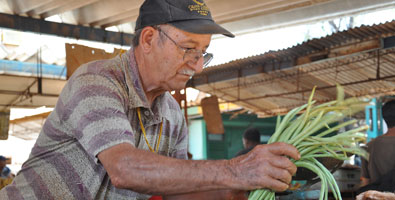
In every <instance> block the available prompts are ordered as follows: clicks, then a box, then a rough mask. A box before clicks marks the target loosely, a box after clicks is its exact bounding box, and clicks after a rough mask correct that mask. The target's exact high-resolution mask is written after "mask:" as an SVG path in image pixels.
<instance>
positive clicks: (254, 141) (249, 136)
mask: <svg viewBox="0 0 395 200" xmlns="http://www.w3.org/2000/svg"><path fill="white" fill-rule="evenodd" d="M260 143H261V133H260V132H259V130H258V129H257V128H254V127H251V128H248V129H246V130H245V131H244V133H243V147H244V149H243V150H241V151H239V152H238V153H237V154H236V156H240V155H243V154H246V153H248V152H249V151H251V150H252V149H253V148H254V147H255V146H256V145H258V144H260Z"/></svg>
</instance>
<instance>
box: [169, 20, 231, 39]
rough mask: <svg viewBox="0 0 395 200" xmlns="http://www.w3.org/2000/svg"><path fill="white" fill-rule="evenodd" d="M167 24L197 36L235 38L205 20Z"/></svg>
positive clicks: (218, 26) (212, 22)
mask: <svg viewBox="0 0 395 200" xmlns="http://www.w3.org/2000/svg"><path fill="white" fill-rule="evenodd" d="M169 24H171V25H173V26H175V27H176V28H179V29H181V30H183V31H187V32H190V33H197V34H222V35H225V36H228V37H231V38H233V37H235V35H233V34H232V33H231V32H229V31H228V30H226V29H224V28H222V27H221V26H220V25H218V24H216V23H215V22H214V21H211V20H205V19H190V20H183V21H174V22H169Z"/></svg>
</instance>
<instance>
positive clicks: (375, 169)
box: [359, 100, 395, 193]
mask: <svg viewBox="0 0 395 200" xmlns="http://www.w3.org/2000/svg"><path fill="white" fill-rule="evenodd" d="M382 115H383V119H384V120H385V123H386V124H387V127H388V131H387V132H386V133H385V134H383V135H381V136H379V137H377V138H375V139H373V140H372V141H370V142H369V143H368V144H367V148H368V152H369V154H370V155H369V161H366V160H365V159H362V175H361V176H362V177H361V179H362V182H363V185H365V186H364V187H362V188H361V189H360V190H359V193H361V192H364V191H367V190H378V191H390V192H394V191H395V159H394V158H395V100H392V101H389V102H387V103H385V104H384V106H383V107H382Z"/></svg>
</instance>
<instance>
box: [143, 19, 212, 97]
mask: <svg viewBox="0 0 395 200" xmlns="http://www.w3.org/2000/svg"><path fill="white" fill-rule="evenodd" d="M157 31H158V34H157V35H156V36H157V37H158V44H157V45H158V48H157V49H156V52H155V53H156V56H155V57H156V59H155V60H156V64H155V66H154V67H155V69H154V70H151V71H152V73H151V74H150V75H149V76H150V77H149V78H151V79H152V80H158V82H157V84H159V87H160V88H162V89H163V90H166V91H172V90H179V89H183V88H184V87H185V84H186V82H187V81H188V80H189V79H190V77H191V76H192V75H193V74H195V73H200V72H201V71H202V69H203V57H199V58H198V59H197V57H196V55H199V56H201V53H202V52H205V51H206V49H207V48H208V46H209V44H210V41H211V34H193V33H189V32H185V31H182V30H180V29H176V28H174V27H172V26H170V25H161V26H160V27H159V29H157ZM188 52H198V53H195V54H194V55H195V56H191V55H193V54H189V55H188ZM194 58H195V59H194Z"/></svg>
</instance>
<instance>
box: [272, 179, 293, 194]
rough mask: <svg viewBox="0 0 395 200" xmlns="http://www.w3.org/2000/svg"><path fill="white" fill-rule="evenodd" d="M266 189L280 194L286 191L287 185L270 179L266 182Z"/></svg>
mask: <svg viewBox="0 0 395 200" xmlns="http://www.w3.org/2000/svg"><path fill="white" fill-rule="evenodd" d="M267 187H268V188H269V189H272V190H274V191H276V192H282V191H285V190H286V189H288V187H289V185H288V184H286V183H284V182H282V181H279V180H277V179H271V180H269V181H268V184H267Z"/></svg>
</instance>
